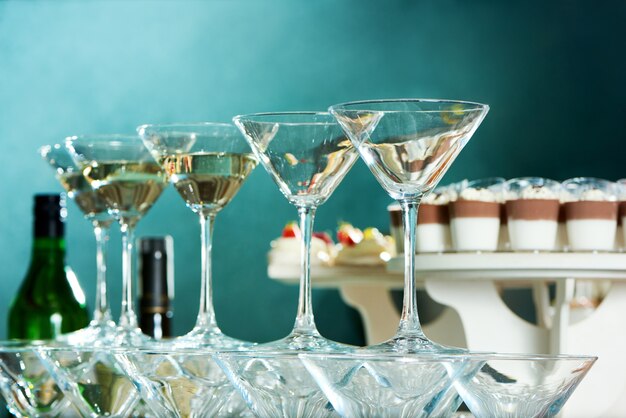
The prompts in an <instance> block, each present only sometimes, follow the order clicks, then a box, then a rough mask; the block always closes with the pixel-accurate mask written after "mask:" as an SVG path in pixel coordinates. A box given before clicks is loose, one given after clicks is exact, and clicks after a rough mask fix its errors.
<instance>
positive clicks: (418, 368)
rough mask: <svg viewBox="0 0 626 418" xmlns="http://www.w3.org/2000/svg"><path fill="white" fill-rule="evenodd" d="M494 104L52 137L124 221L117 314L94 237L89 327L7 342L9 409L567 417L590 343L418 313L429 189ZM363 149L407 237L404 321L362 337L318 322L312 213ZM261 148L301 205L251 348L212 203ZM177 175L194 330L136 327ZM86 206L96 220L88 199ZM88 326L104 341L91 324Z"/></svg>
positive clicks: (252, 118) (2, 350)
mask: <svg viewBox="0 0 626 418" xmlns="http://www.w3.org/2000/svg"><path fill="white" fill-rule="evenodd" d="M487 111H488V106H485V105H481V104H477V103H469V102H452V101H437V100H382V101H364V102H352V103H345V104H341V105H336V106H331V108H330V109H329V112H328V113H323V112H285V113H263V114H253V115H244V116H236V117H235V118H234V119H233V120H234V124H235V125H236V127H235V126H233V125H228V124H216V123H202V124H188V125H182V124H181V125H143V126H141V127H140V128H139V129H138V132H139V136H106V135H105V136H93V137H71V138H68V139H67V140H66V142H65V144H61V145H54V146H51V147H48V148H45V149H44V150H42V155H44V157H45V158H46V159H47V160H48V161H49V162H50V163H51V164H52V165H53V166H54V167H56V168H57V170H58V171H57V172H58V173H59V177H60V179H61V180H62V182H63V179H64V178H65V177H63V176H64V175H65V174H66V173H72V174H80V175H82V176H83V177H80V178H84V180H85V181H83V183H82V184H83V187H84V190H82V189H81V192H84V193H92V194H93V195H94V196H97V198H98V199H101V201H102V205H103V206H104V207H106V209H107V213H109V214H110V216H112V217H113V218H115V219H117V220H118V222H119V223H120V226H121V229H122V235H123V244H124V245H123V249H124V256H123V288H124V293H123V302H122V315H121V318H120V321H119V326H118V327H117V328H114V327H113V325H112V323H111V319H110V315H109V314H108V304H107V302H106V291H105V286H106V284H105V283H106V282H105V279H104V272H105V271H106V268H105V265H104V263H103V259H104V251H100V252H99V256H98V265H99V268H98V271H99V272H101V274H100V275H99V281H98V286H99V287H98V288H99V290H100V291H99V293H98V294H99V297H100V299H99V302H98V303H97V304H96V305H97V306H98V311H97V315H96V319H97V321H96V322H94V323H92V324H91V325H90V327H89V328H88V331H89V334H87V332H85V331H80V332H79V333H77V334H76V337H75V338H74V337H73V338H64V339H63V340H60V341H54V342H50V343H48V344H41V345H39V344H28V343H19V342H12V343H7V344H5V345H3V346H2V347H0V390H1V391H2V394H3V396H4V397H5V399H6V401H7V403H8V404H9V408H10V410H11V412H12V413H14V414H16V415H18V416H29V417H56V416H78V417H100V416H120V417H140V416H141V417H206V416H212V417H246V416H259V417H336V416H342V417H371V416H377V417H427V416H428V417H446V416H452V414H454V412H455V411H456V409H457V408H458V406H459V404H460V403H461V401H462V400H464V401H465V402H466V404H467V405H468V406H469V408H470V410H471V411H472V412H473V413H474V414H475V415H476V416H477V417H491V416H499V417H506V416H511V417H513V416H515V417H519V416H523V417H526V416H528V417H531V416H532V417H535V416H553V415H556V414H557V413H558V412H559V411H560V409H561V407H562V406H563V404H564V403H565V401H566V400H567V398H568V397H569V396H570V395H571V393H572V392H573V390H574V389H575V387H576V386H577V385H578V383H579V382H580V381H581V379H582V378H583V377H584V376H585V374H586V373H587V371H588V370H589V368H590V367H591V366H592V364H593V362H594V361H595V358H594V357H591V356H533V355H505V354H489V353H470V352H468V351H467V350H464V349H461V348H455V347H446V346H442V345H439V344H437V343H435V342H432V341H430V340H429V339H428V338H427V337H426V336H425V335H424V333H423V332H422V328H421V325H420V321H419V317H418V311H417V302H416V296H415V295H416V294H415V276H414V275H415V271H414V270H415V269H414V263H415V246H416V239H415V229H416V228H415V227H416V219H417V213H418V208H419V204H420V201H421V199H422V198H423V197H424V196H425V195H427V194H428V193H429V192H430V191H431V190H433V189H434V188H435V186H436V185H437V183H438V182H439V181H440V179H441V178H442V177H443V175H444V174H445V172H446V171H447V169H448V168H449V166H450V165H451V164H452V162H453V161H454V159H455V158H456V156H457V155H458V154H459V152H460V151H461V150H462V148H463V147H464V145H465V144H466V143H467V141H468V140H469V139H470V137H471V136H472V135H473V133H474V132H475V130H476V129H477V128H478V126H479V125H480V123H481V122H482V120H483V119H484V117H485V115H486V113H487ZM237 128H238V129H239V131H240V132H241V134H243V135H240V134H239V133H238V132H237ZM52 150H55V151H59V152H61V151H62V150H63V152H68V153H69V154H68V155H70V156H71V157H72V158H71V160H69V162H67V163H65V164H63V165H61V164H60V163H59V162H58V161H59V160H58V159H55V160H54V162H53V161H52V159H51V158H50V155H51V151H52ZM358 156H360V157H361V158H362V159H363V160H364V161H365V163H366V164H367V166H368V167H369V168H370V170H371V171H372V173H373V174H374V176H375V177H376V179H377V180H378V181H379V183H380V184H381V185H382V186H383V188H384V189H385V190H386V191H387V192H388V193H389V195H390V196H391V197H392V198H394V199H396V200H398V202H399V203H400V206H401V208H402V212H403V224H404V226H405V228H404V231H405V232H404V246H405V248H407V249H408V251H406V252H405V255H404V257H405V282H404V284H405V291H404V305H403V309H402V315H401V320H400V324H399V327H398V331H397V333H396V335H395V336H394V337H393V338H391V339H390V340H389V341H386V342H384V343H382V344H378V345H375V346H370V347H365V348H356V347H352V346H347V345H344V344H340V343H337V342H333V341H330V340H328V339H326V338H324V337H323V336H321V335H320V333H319V332H318V330H317V328H316V326H315V321H314V316H313V311H312V303H311V279H310V242H311V234H312V230H313V219H314V215H315V211H316V210H317V208H318V207H319V206H320V205H321V204H323V203H324V202H325V201H326V200H327V199H328V198H329V197H330V196H331V194H332V193H333V191H334V190H335V188H336V187H337V186H338V184H339V183H340V182H341V180H342V179H343V178H344V176H345V175H346V173H347V172H348V171H349V169H350V167H351V166H352V164H353V163H354V162H355V160H356V159H357V157H358ZM258 162H260V163H261V164H262V165H263V166H264V168H265V169H266V170H267V172H268V173H269V174H270V176H271V177H272V179H273V180H274V181H275V182H276V184H277V186H278V187H279V189H280V191H281V192H282V193H283V194H284V195H285V197H286V198H287V199H288V201H289V202H290V203H292V204H293V205H294V206H296V208H297V210H298V214H299V216H300V227H301V230H302V238H303V239H302V244H301V279H300V293H299V302H298V310H297V315H296V319H295V324H294V328H293V331H292V332H291V333H290V334H289V335H288V336H286V337H285V338H283V339H281V340H278V341H275V342H270V343H267V344H260V345H255V344H253V343H247V342H243V341H238V340H235V339H232V338H230V337H227V336H225V335H224V334H223V333H222V332H221V331H220V329H219V327H218V326H217V323H216V320H215V314H214V312H213V305H212V291H211V232H212V226H213V222H214V218H215V216H216V214H217V213H218V212H219V211H220V210H221V209H222V208H223V207H224V206H225V205H226V204H227V203H228V202H229V201H230V200H231V199H232V198H233V197H234V196H235V194H236V193H237V191H238V190H239V188H240V187H241V185H242V183H243V182H244V181H245V179H246V177H247V176H248V175H249V174H250V172H251V171H252V170H253V168H254V167H255V166H256V164H257V163H258ZM168 179H169V181H170V182H171V183H173V184H174V186H175V188H176V189H177V191H178V192H179V194H180V195H181V197H182V198H183V200H184V201H185V203H186V205H187V206H188V207H189V208H190V209H191V210H192V211H193V212H195V213H196V214H198V215H199V216H200V224H201V232H202V234H201V235H202V282H201V283H202V291H201V300H200V311H199V314H198V320H197V323H196V326H195V327H194V329H193V330H192V331H191V332H190V333H189V334H187V335H185V336H183V337H180V338H177V339H175V340H173V341H171V342H168V343H163V342H161V343H157V342H155V341H151V340H150V339H149V338H148V337H147V336H145V335H143V334H141V333H140V331H139V330H138V328H137V318H136V315H135V309H134V302H133V301H134V281H135V279H134V276H133V275H134V267H133V259H134V257H133V251H134V248H133V230H134V227H135V225H136V224H137V222H138V221H139V219H140V218H141V217H142V216H143V215H144V214H145V213H146V212H147V211H148V210H149V208H150V207H151V206H152V205H153V204H154V202H155V201H156V200H157V198H158V197H159V195H160V194H161V192H162V191H163V189H164V187H165V185H166V182H167V180H168ZM64 184H65V183H64ZM87 185H88V186H89V187H87ZM68 190H74V189H72V188H69V189H68ZM78 196H79V194H78V193H76V194H75V195H74V197H75V199H76V200H77V203H78ZM81 207H82V206H81ZM85 213H86V216H87V218H88V219H94V215H92V211H89V210H86V211H85ZM106 219H109V218H106ZM94 227H96V229H98V228H100V232H98V231H96V236H97V237H100V238H102V236H103V233H102V231H101V230H102V225H101V224H99V223H97V222H95V221H94ZM101 241H102V239H101ZM100 247H102V246H100ZM100 247H99V248H100ZM93 334H96V335H98V339H97V340H96V342H97V343H98V342H99V343H100V344H99V346H98V344H93V342H94V340H93V339H92V337H87V335H90V336H91V335H93ZM79 337H80V338H79ZM83 337H84V338H83ZM531 398H532V400H531V401H529V399H531ZM502 399H506V402H502Z"/></svg>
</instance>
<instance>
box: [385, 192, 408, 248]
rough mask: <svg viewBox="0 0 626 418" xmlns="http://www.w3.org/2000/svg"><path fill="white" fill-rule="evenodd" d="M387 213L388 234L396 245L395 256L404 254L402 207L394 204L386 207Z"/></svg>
mask: <svg viewBox="0 0 626 418" xmlns="http://www.w3.org/2000/svg"><path fill="white" fill-rule="evenodd" d="M387 212H389V232H390V233H391V236H392V237H393V241H394V242H395V244H396V254H402V253H404V229H403V228H402V207H401V206H400V204H399V203H397V202H394V203H392V204H390V205H389V206H387Z"/></svg>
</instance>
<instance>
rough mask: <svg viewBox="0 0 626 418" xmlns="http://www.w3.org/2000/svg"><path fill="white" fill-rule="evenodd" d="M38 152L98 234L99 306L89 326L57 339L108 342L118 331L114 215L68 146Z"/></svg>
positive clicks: (49, 147) (97, 276)
mask: <svg viewBox="0 0 626 418" xmlns="http://www.w3.org/2000/svg"><path fill="white" fill-rule="evenodd" d="M39 154H40V155H41V156H42V157H43V159H44V160H46V161H47V162H48V163H49V164H50V165H51V166H52V168H54V169H55V171H56V177H57V179H58V180H59V182H60V183H61V185H62V186H63V188H64V189H65V190H66V191H67V195H68V196H69V197H70V198H72V199H73V200H74V202H75V203H76V205H77V206H78V208H79V209H80V210H81V211H82V212H83V214H84V216H85V219H87V220H88V221H90V222H91V225H92V227H93V232H94V235H95V237H96V266H97V268H96V272H97V274H96V303H95V305H96V307H95V309H94V313H93V319H92V321H91V322H90V323H89V326H88V327H86V328H84V329H82V330H78V331H75V332H72V333H69V334H64V335H62V336H60V337H59V338H58V340H60V341H62V342H67V343H68V344H71V345H87V344H88V345H106V344H109V343H110V342H111V341H112V340H113V339H114V338H115V336H116V335H117V334H116V331H115V328H116V327H115V322H113V320H112V318H111V309H110V308H109V301H108V297H107V281H106V271H107V265H106V249H107V242H108V240H109V228H110V226H111V223H112V221H113V217H112V216H111V214H109V212H108V211H107V207H106V204H105V202H104V200H103V199H102V198H101V197H100V196H99V195H98V194H97V193H96V192H95V191H94V190H93V189H92V188H91V186H90V185H89V183H88V182H87V179H85V177H84V176H83V173H82V171H81V170H80V169H79V168H78V166H77V165H76V163H75V162H74V160H73V159H72V156H71V155H70V153H69V151H68V150H67V148H65V147H64V146H62V145H60V144H55V145H46V146H43V147H41V148H40V149H39Z"/></svg>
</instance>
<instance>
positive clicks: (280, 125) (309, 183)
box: [216, 112, 357, 418]
mask: <svg viewBox="0 0 626 418" xmlns="http://www.w3.org/2000/svg"><path fill="white" fill-rule="evenodd" d="M233 121H234V122H235V125H237V127H238V128H239V129H240V130H241V132H242V133H243V135H244V137H245V138H246V140H247V141H248V143H249V144H250V146H251V147H252V149H253V151H254V153H255V154H256V156H257V158H258V159H259V161H261V164H263V167H264V168H265V169H266V171H267V172H268V173H269V174H270V176H271V177H272V179H273V180H274V181H275V182H276V184H277V185H278V188H279V189H280V191H281V192H282V193H283V194H284V195H285V197H286V198H287V200H289V202H290V203H292V204H293V205H295V206H296V207H297V209H298V214H299V217H300V229H301V231H302V242H301V247H300V249H301V253H300V254H301V275H300V295H299V300H298V312H297V315H296V321H295V324H294V328H293V330H292V331H291V333H290V334H289V335H288V336H287V337H285V338H283V339H280V340H278V341H274V342H270V343H267V344H261V345H258V346H256V347H255V348H254V351H238V352H234V351H231V352H219V353H216V359H217V361H218V362H219V364H220V365H221V366H222V367H223V369H224V371H225V373H226V375H227V376H228V377H229V379H230V380H231V382H232V383H233V385H235V387H237V389H238V390H240V391H241V394H242V396H243V397H244V399H245V400H246V402H247V403H248V405H249V406H250V409H252V410H253V411H254V412H255V414H257V416H263V417H264V416H271V417H277V418H278V417H284V418H287V417H289V418H291V417H296V418H308V417H315V418H326V417H328V418H329V417H336V416H337V413H336V412H335V410H334V409H333V407H332V406H331V405H330V404H329V402H328V400H327V399H326V397H325V396H324V394H323V393H322V392H321V390H320V389H319V387H318V386H317V384H316V383H315V381H314V380H313V379H312V378H311V376H310V375H309V374H308V373H307V371H306V370H305V368H304V365H303V364H302V363H301V362H300V360H299V358H298V356H297V354H298V353H299V352H304V351H324V352H327V351H344V352H345V351H351V350H352V347H350V346H347V345H343V344H339V343H336V342H333V341H330V340H327V339H326V338H324V337H322V336H321V335H320V333H319V332H318V330H317V327H316V326H315V321H314V318H313V310H312V304H311V278H310V265H309V262H310V245H311V234H312V231H313V218H314V215H315V210H316V209H317V207H318V206H319V205H321V204H323V203H324V202H325V201H326V200H327V199H328V198H329V197H330V195H331V194H332V192H333V191H334V190H335V188H336V187H337V185H338V184H339V183H340V182H341V180H342V179H343V178H344V176H345V175H346V173H347V172H348V170H349V169H350V167H352V164H353V163H354V161H355V160H356V158H357V154H356V150H355V149H354V147H353V146H352V144H351V143H350V141H349V140H348V139H347V138H346V137H345V135H344V134H343V133H342V131H341V128H340V127H339V125H338V124H337V123H336V121H335V120H334V119H333V118H332V117H331V116H330V115H329V114H328V113H315V112H290V113H260V114H253V115H246V116H236V117H235V118H233Z"/></svg>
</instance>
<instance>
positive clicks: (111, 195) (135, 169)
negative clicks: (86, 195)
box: [83, 161, 167, 218]
mask: <svg viewBox="0 0 626 418" xmlns="http://www.w3.org/2000/svg"><path fill="white" fill-rule="evenodd" d="M83 174H84V176H85V177H86V178H87V180H88V181H89V183H90V184H91V186H92V187H93V188H94V189H96V190H97V192H98V195H99V196H101V197H102V198H103V199H104V200H105V202H106V203H107V205H108V206H109V207H110V208H111V210H112V211H113V212H114V213H117V214H118V215H119V216H120V217H122V218H134V217H140V216H142V215H143V214H144V213H146V212H147V211H148V209H150V207H152V205H153V204H154V202H155V201H156V200H157V199H158V198H159V196H160V195H161V192H162V191H163V189H164V188H165V186H166V185H167V176H166V175H165V173H164V172H163V171H162V170H161V167H160V166H159V165H158V164H157V163H156V162H126V161H113V162H106V161H105V162H98V163H97V164H94V165H91V166H88V167H87V168H85V170H84V172H83Z"/></svg>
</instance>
